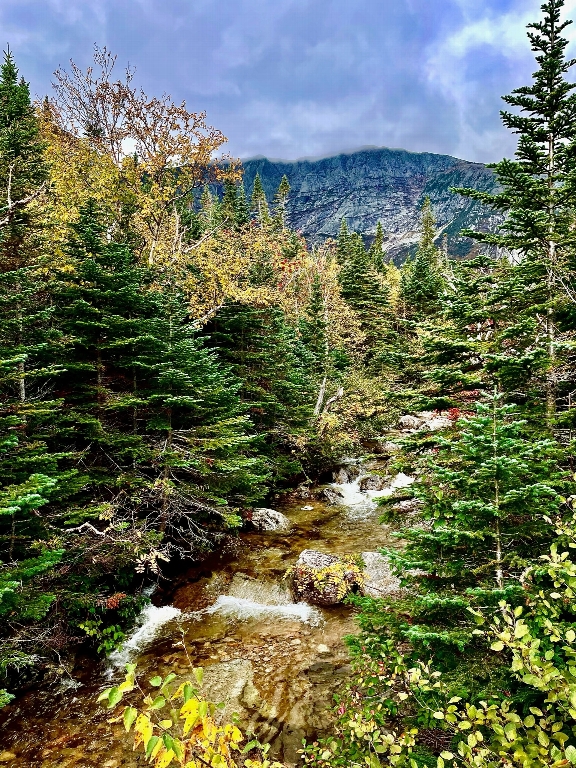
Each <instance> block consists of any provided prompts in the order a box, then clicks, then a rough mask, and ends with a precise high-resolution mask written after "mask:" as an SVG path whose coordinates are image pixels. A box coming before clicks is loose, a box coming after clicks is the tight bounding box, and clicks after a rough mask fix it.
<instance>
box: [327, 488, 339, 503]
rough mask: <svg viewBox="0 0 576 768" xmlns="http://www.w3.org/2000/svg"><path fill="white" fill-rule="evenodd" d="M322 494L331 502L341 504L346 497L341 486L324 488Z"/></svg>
mask: <svg viewBox="0 0 576 768" xmlns="http://www.w3.org/2000/svg"><path fill="white" fill-rule="evenodd" d="M322 496H323V497H324V498H325V499H326V501H327V502H328V503H329V504H339V503H340V502H341V501H342V499H343V498H344V494H343V493H342V491H341V490H340V489H339V488H323V489H322Z"/></svg>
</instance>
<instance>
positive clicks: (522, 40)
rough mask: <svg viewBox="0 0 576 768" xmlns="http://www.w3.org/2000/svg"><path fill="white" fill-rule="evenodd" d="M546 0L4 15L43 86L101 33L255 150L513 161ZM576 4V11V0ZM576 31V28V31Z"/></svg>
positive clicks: (0, 15)
mask: <svg viewBox="0 0 576 768" xmlns="http://www.w3.org/2000/svg"><path fill="white" fill-rule="evenodd" d="M539 5H540V0H354V2H350V0H275V1H274V2H270V0H193V1H192V0H2V3H0V28H2V30H3V31H4V36H5V38H6V42H9V43H10V45H11V47H12V48H13V49H14V52H15V55H16V59H17V63H18V65H19V67H20V69H21V71H22V73H23V74H24V75H25V77H26V78H27V79H28V80H30V81H31V85H32V90H33V92H34V93H37V94H39V95H43V94H44V93H46V92H47V91H48V90H49V89H50V80H51V73H52V72H53V71H54V69H56V68H57V67H58V66H60V65H64V66H66V65H67V62H68V59H69V58H73V59H74V61H76V62H77V63H78V64H79V65H80V66H82V67H85V66H87V65H88V64H89V63H90V59H91V52H92V48H93V44H94V43H97V44H99V45H101V46H102V45H107V46H108V47H109V48H110V49H111V50H112V51H114V52H115V53H117V54H118V61H119V64H120V65H123V64H124V63H127V62H128V61H129V62H130V63H131V64H133V65H136V67H137V79H138V81H139V84H142V85H143V87H144V88H145V90H147V91H148V92H149V93H151V94H158V93H163V92H169V93H171V94H172V95H173V97H174V98H175V99H177V100H181V99H186V101H187V103H188V105H189V106H190V107H191V108H192V109H195V110H200V109H206V110H207V112H208V120H209V122H211V123H212V124H214V125H215V126H217V127H218V128H220V129H221V130H222V131H223V132H224V133H225V134H226V135H227V136H228V137H229V139H230V146H229V149H230V151H231V152H232V153H234V154H236V155H240V156H250V155H255V154H267V155H271V156H276V157H285V158H295V157H300V156H303V155H307V154H328V153H330V152H337V151H339V150H340V149H343V148H352V147H354V146H361V145H366V144H373V145H387V146H401V147H405V148H406V149H410V150H415V151H425V150H428V151H434V152H445V153H448V154H454V155H459V156H462V157H466V158H469V159H473V160H495V159H498V158H499V157H500V156H501V154H502V151H503V150H506V151H507V152H511V151H513V139H512V138H511V137H509V135H508V134H507V133H506V131H505V130H504V129H503V128H502V127H501V125H500V122H499V117H498V110H499V108H500V96H501V94H504V93H508V92H509V91H510V90H511V89H512V88H514V87H517V86H519V85H523V84H525V83H526V82H527V81H528V79H529V77H530V73H531V71H532V69H533V60H532V56H531V54H530V50H529V46H528V43H527V41H526V37H525V29H524V26H525V24H526V23H527V22H529V21H531V20H534V19H537V18H538V16H539ZM567 8H568V9H569V10H570V11H576V0H568V2H567ZM570 35H571V39H573V40H575V41H576V30H574V29H570Z"/></svg>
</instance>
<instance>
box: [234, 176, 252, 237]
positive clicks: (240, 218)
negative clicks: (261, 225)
mask: <svg viewBox="0 0 576 768" xmlns="http://www.w3.org/2000/svg"><path fill="white" fill-rule="evenodd" d="M249 221H250V206H249V205H248V200H247V199H246V190H245V189H244V183H243V182H242V183H240V186H239V187H238V197H237V199H236V222H237V223H238V226H239V227H243V226H244V225H245V224H248V222H249Z"/></svg>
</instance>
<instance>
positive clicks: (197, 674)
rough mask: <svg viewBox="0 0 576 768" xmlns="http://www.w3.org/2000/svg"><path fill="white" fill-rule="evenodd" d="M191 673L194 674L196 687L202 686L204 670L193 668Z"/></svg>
mask: <svg viewBox="0 0 576 768" xmlns="http://www.w3.org/2000/svg"><path fill="white" fill-rule="evenodd" d="M192 672H193V673H194V677H195V679H196V682H197V683H198V685H202V681H203V680H204V670H203V669H202V667H195V668H194V669H193V670H192Z"/></svg>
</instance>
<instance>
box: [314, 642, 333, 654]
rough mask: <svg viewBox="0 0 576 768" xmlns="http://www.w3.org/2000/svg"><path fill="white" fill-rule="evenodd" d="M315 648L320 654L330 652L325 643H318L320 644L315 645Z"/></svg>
mask: <svg viewBox="0 0 576 768" xmlns="http://www.w3.org/2000/svg"><path fill="white" fill-rule="evenodd" d="M316 650H317V651H318V653H319V654H320V655H321V656H324V655H325V654H328V653H330V648H328V646H327V645H324V643H320V645H317V646H316Z"/></svg>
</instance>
